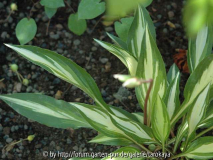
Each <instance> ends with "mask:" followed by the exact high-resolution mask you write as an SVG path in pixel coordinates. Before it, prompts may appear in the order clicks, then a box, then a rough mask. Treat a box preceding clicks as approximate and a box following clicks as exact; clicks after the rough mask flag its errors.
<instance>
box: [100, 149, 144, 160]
mask: <svg viewBox="0 0 213 160" xmlns="http://www.w3.org/2000/svg"><path fill="white" fill-rule="evenodd" d="M138 155H140V156H139V157H137V156H138ZM109 159H110V160H111V159H113V160H130V159H133V160H144V158H141V151H140V150H139V149H137V148H134V147H122V148H119V149H117V150H116V151H114V152H113V153H110V154H109V156H107V157H105V158H103V159H102V160H109Z"/></svg>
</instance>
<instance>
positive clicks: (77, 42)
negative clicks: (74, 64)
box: [73, 39, 81, 46]
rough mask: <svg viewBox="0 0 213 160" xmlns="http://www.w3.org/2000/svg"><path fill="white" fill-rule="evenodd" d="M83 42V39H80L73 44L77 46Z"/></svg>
mask: <svg viewBox="0 0 213 160" xmlns="http://www.w3.org/2000/svg"><path fill="white" fill-rule="evenodd" d="M80 43H81V41H80V40H79V39H76V40H74V42H73V44H74V45H75V46H78V45H79V44H80Z"/></svg>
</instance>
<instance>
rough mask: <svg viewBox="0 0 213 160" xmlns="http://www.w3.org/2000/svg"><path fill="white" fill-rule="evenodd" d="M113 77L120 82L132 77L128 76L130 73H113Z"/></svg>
mask: <svg viewBox="0 0 213 160" xmlns="http://www.w3.org/2000/svg"><path fill="white" fill-rule="evenodd" d="M114 78H115V79H118V80H119V81H121V82H125V81H126V80H128V79H130V78H132V76H130V75H122V74H115V75H114Z"/></svg>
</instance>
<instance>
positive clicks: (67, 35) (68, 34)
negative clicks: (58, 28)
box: [64, 32, 73, 39]
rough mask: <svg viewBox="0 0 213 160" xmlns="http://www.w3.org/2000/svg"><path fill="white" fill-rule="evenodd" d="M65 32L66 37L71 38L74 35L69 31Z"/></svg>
mask: <svg viewBox="0 0 213 160" xmlns="http://www.w3.org/2000/svg"><path fill="white" fill-rule="evenodd" d="M64 34H65V37H67V38H68V39H71V38H72V37H73V36H72V34H71V33H69V32H65V33H64Z"/></svg>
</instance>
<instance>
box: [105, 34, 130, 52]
mask: <svg viewBox="0 0 213 160" xmlns="http://www.w3.org/2000/svg"><path fill="white" fill-rule="evenodd" d="M107 35H108V36H109V38H111V40H112V41H113V42H114V43H115V44H116V45H118V46H119V47H121V48H123V49H124V50H128V48H127V44H126V43H125V42H124V41H123V40H122V39H120V38H119V37H116V36H114V35H112V34H110V33H107Z"/></svg>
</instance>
